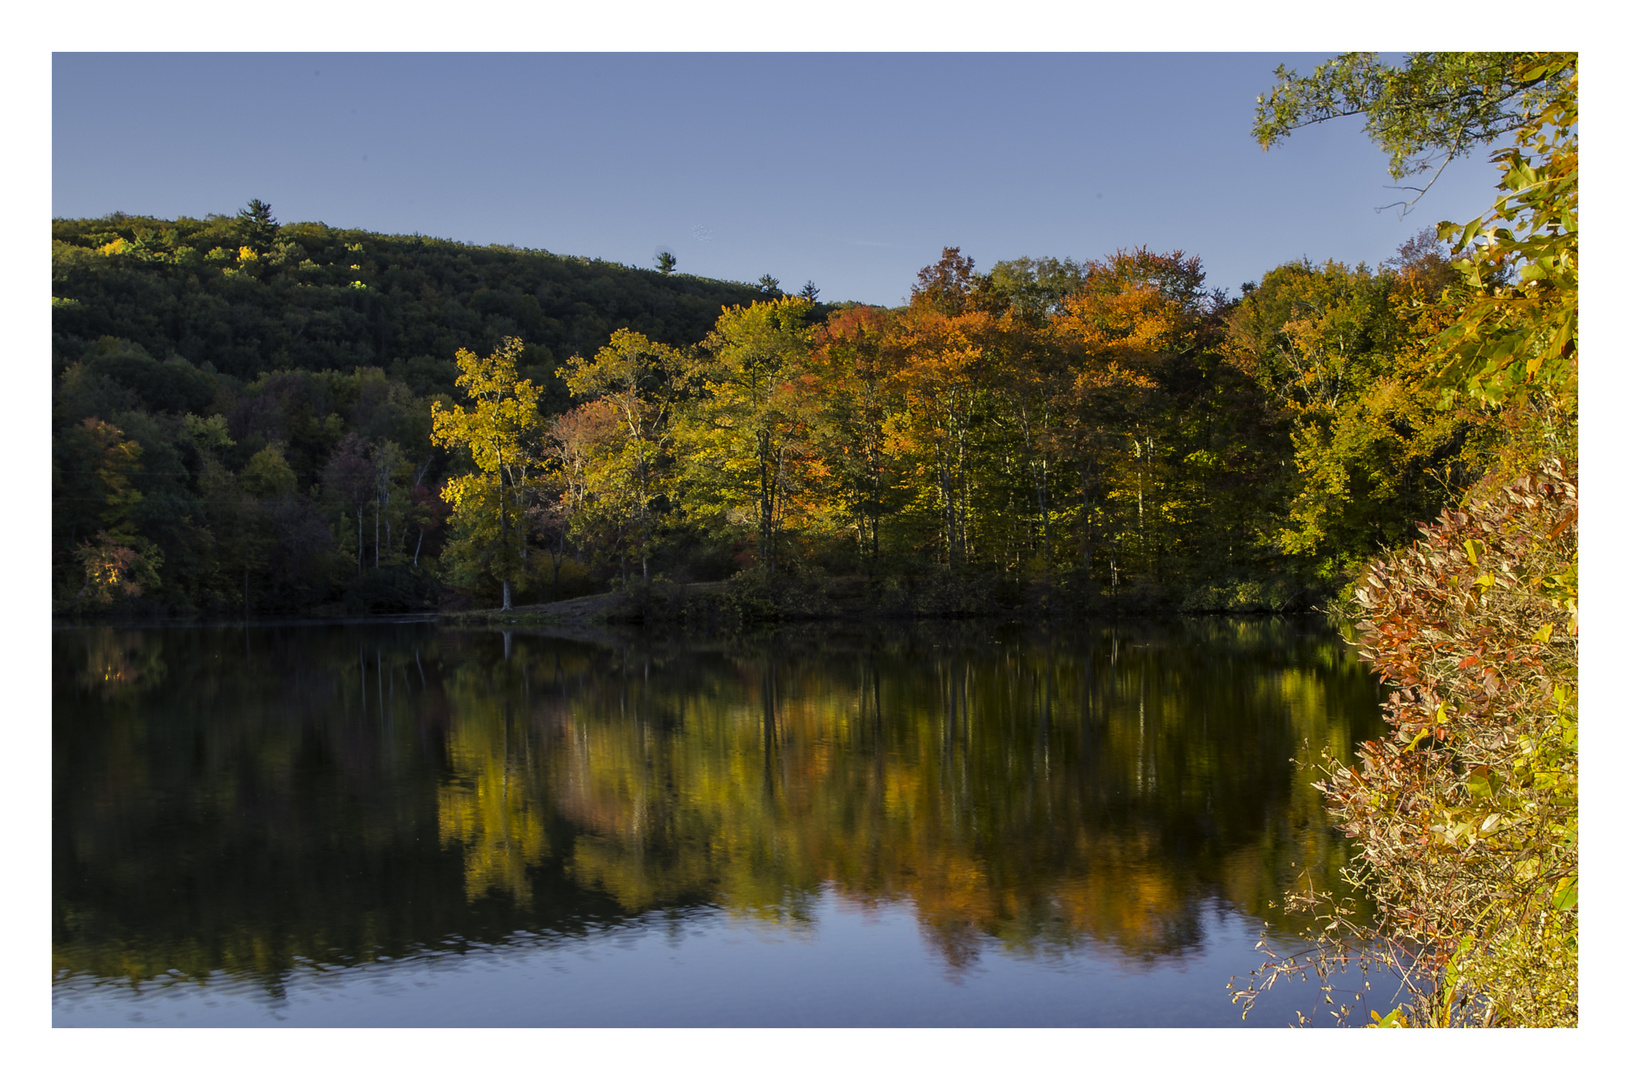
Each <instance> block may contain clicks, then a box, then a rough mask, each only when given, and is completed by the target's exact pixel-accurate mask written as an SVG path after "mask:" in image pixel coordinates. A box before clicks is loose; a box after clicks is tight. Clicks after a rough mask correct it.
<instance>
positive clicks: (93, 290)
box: [53, 200, 1493, 615]
mask: <svg viewBox="0 0 1630 1080" xmlns="http://www.w3.org/2000/svg"><path fill="white" fill-rule="evenodd" d="M1449 260H1450V253H1449V249H1448V247H1447V245H1445V244H1443V243H1441V242H1439V241H1438V240H1436V239H1435V238H1433V237H1431V236H1430V235H1426V234H1423V235H1422V236H1421V237H1418V238H1417V239H1416V240H1414V241H1411V242H1410V243H1409V244H1407V245H1405V247H1404V248H1403V249H1402V250H1401V251H1400V252H1399V253H1398V255H1397V256H1396V257H1395V258H1394V259H1392V260H1389V261H1388V262H1387V263H1385V264H1384V265H1382V266H1380V267H1376V268H1369V267H1366V266H1362V265H1360V266H1356V267H1354V266H1346V265H1343V264H1340V263H1336V262H1327V263H1325V264H1323V265H1315V264H1313V263H1310V262H1307V261H1305V260H1304V261H1301V262H1296V263H1291V264H1287V265H1285V266H1281V267H1277V268H1272V269H1270V270H1268V271H1267V272H1266V273H1264V275H1263V276H1262V279H1261V281H1260V282H1258V283H1254V284H1252V285H1251V286H1250V287H1249V288H1248V289H1247V290H1246V295H1245V296H1244V297H1243V298H1241V299H1237V300H1230V299H1228V298H1227V297H1226V296H1225V295H1224V294H1223V293H1222V292H1221V291H1216V290H1211V291H1208V289H1207V286H1206V281H1205V274H1204V269H1203V266H1202V264H1201V262H1200V260H1199V259H1198V258H1197V257H1194V256H1192V255H1189V254H1186V253H1184V252H1181V251H1175V252H1164V253H1162V252H1154V251H1150V250H1147V249H1141V248H1140V249H1135V250H1130V251H1119V252H1115V253H1112V254H1109V255H1107V256H1105V257H1102V258H1100V259H1095V260H1086V261H1076V260H1075V259H1073V258H1058V257H1050V256H1043V257H1025V258H1020V259H1014V260H1010V261H1004V262H999V263H997V264H996V265H994V266H993V267H991V268H990V269H989V270H988V271H985V272H981V271H980V270H979V269H978V268H977V267H975V265H974V263H973V261H972V260H971V259H969V258H967V257H966V256H964V255H963V254H962V253H961V252H960V251H959V250H958V249H955V248H947V249H945V251H944V252H943V253H942V255H941V257H940V258H939V259H938V260H937V261H935V262H933V263H931V264H929V265H928V266H926V267H924V268H923V270H922V272H921V273H920V274H919V276H918V280H917V282H916V283H915V285H914V287H913V288H912V293H911V299H910V301H909V303H907V304H905V305H904V306H902V307H900V308H897V309H882V308H873V307H867V306H864V305H855V304H838V305H827V304H821V303H819V302H818V300H817V297H818V290H817V289H815V288H814V286H813V283H810V284H809V285H807V286H806V287H805V289H804V290H803V292H802V293H801V294H799V295H796V296H792V295H787V294H785V293H783V292H782V291H781V289H780V288H779V283H778V282H776V281H775V280H774V279H773V278H771V277H770V276H769V275H766V276H765V278H764V279H763V280H761V281H760V282H759V283H758V284H756V285H742V284H733V283H728V282H717V281H709V280H705V279H700V278H695V277H691V276H687V275H684V274H679V273H675V272H673V268H672V267H671V266H669V267H664V268H661V269H653V270H649V271H647V270H637V269H633V268H628V267H622V266H617V265H614V264H609V263H603V262H598V261H594V260H588V259H580V258H567V257H561V256H556V255H551V254H549V253H546V252H537V251H521V250H517V249H511V248H495V247H486V248H481V247H472V246H468V245H462V244H455V243H451V242H446V241H439V240H432V239H427V238H424V237H402V236H379V235H376V234H371V233H364V232H360V231H356V230H339V229H332V228H329V227H328V226H325V225H322V224H279V223H278V222H277V220H276V218H275V217H274V216H273V211H272V208H271V207H270V206H268V205H266V204H265V203H262V202H260V201H259V200H255V201H253V202H251V203H250V204H249V205H248V206H247V207H246V208H245V209H244V210H243V211H242V212H241V213H240V214H238V215H237V216H236V217H223V216H212V217H209V218H205V219H201V220H200V219H186V218H184V219H180V220H177V221H173V222H172V221H161V220H157V219H151V218H137V217H130V216H126V215H122V214H116V215H112V216H110V217H108V218H104V219H98V220H94V221H57V222H54V223H53V309H54V310H53V315H54V333H53V370H54V374H55V380H54V399H55V400H54V411H53V421H54V439H53V494H54V497H55V512H54V515H53V530H54V537H53V553H54V596H55V603H56V607H57V610H58V611H60V612H63V613H73V614H96V613H101V614H106V613H109V612H114V611H130V612H136V611H140V612H145V613H147V614H177V615H191V614H198V613H217V614H224V613H240V614H241V613H244V612H248V613H251V614H252V613H256V612H266V611H296V610H299V611H316V612H324V611H326V612H332V613H339V612H341V611H353V612H357V611H378V610H404V609H415V608H422V607H426V606H433V605H434V604H436V603H437V602H438V598H440V600H442V601H446V600H448V599H457V598H464V600H465V601H467V602H478V603H485V602H487V601H489V600H498V599H500V598H501V597H505V596H506V595H508V596H510V597H513V598H516V599H519V600H522V601H531V600H539V599H549V598H555V597H560V596H566V595H571V594H574V593H578V592H582V591H585V590H589V589H593V588H599V587H602V586H603V584H604V583H606V582H607V581H608V580H612V579H616V580H627V579H628V578H629V577H630V576H631V575H638V576H639V577H640V578H642V579H644V580H649V579H650V578H651V577H652V576H653V575H667V576H669V577H671V578H673V579H675V580H687V579H692V580H695V579H710V578H719V577H724V576H728V575H729V574H731V573H733V572H735V571H737V570H740V569H743V568H747V567H760V568H762V569H763V570H764V571H765V572H772V573H774V572H809V571H817V572H825V573H839V574H844V573H849V574H853V573H865V574H870V575H873V576H876V575H879V574H883V575H893V576H896V577H898V576H900V575H905V576H907V577H916V576H919V575H921V574H923V573H940V574H950V575H952V576H956V577H960V578H963V579H967V578H969V577H980V578H984V579H987V580H999V581H1005V582H1008V583H1010V584H1011V585H1013V586H1015V590H1010V592H1011V595H1013V596H1014V597H1021V596H1023V595H1027V593H1026V590H1029V591H1030V593H1034V592H1035V590H1038V589H1039V590H1042V591H1044V592H1047V591H1052V592H1059V591H1060V590H1062V594H1063V595H1068V596H1069V597H1072V598H1073V599H1074V600H1075V601H1077V602H1081V603H1113V604H1115V605H1117V606H1121V607H1134V608H1145V609H1148V608H1162V607H1165V608H1171V607H1183V608H1186V609H1191V610H1253V609H1256V610H1267V609H1281V608H1284V607H1287V606H1294V605H1297V604H1303V603H1306V602H1308V601H1309V600H1310V599H1312V598H1314V597H1315V596H1317V595H1320V594H1323V593H1328V592H1330V591H1331V590H1334V589H1338V588H1340V587H1341V586H1342V585H1344V584H1345V583H1346V581H1347V579H1348V578H1350V576H1351V574H1352V572H1353V571H1354V570H1355V569H1356V567H1357V566H1358V565H1360V564H1361V563H1362V562H1363V561H1364V560H1365V559H1367V558H1368V557H1370V556H1371V555H1373V554H1374V553H1375V552H1377V551H1378V550H1380V549H1382V548H1384V547H1385V546H1387V545H1389V544H1395V543H1397V542H1398V541H1399V540H1400V539H1401V538H1403V537H1405V536H1406V535H1408V534H1409V532H1410V531H1411V529H1412V528H1413V526H1414V523H1415V522H1417V521H1420V520H1424V519H1428V518H1430V517H1431V516H1433V515H1434V514H1435V513H1436V512H1437V511H1438V510H1439V509H1440V508H1441V507H1442V506H1443V505H1445V504H1446V502H1448V501H1450V500H1452V498H1453V497H1454V495H1455V493H1456V492H1457V491H1459V490H1462V489H1463V488H1464V487H1465V485H1466V484H1467V483H1469V482H1470V481H1471V480H1472V479H1474V478H1475V477H1476V475H1478V473H1479V472H1480V470H1481V469H1482V467H1483V465H1482V462H1483V454H1484V451H1485V450H1486V449H1487V446H1488V445H1489V444H1490V439H1491V438H1492V436H1491V432H1492V431H1493V427H1492V426H1491V417H1492V415H1493V411H1492V410H1491V409H1490V408H1488V407H1485V406H1479V405H1477V404H1476V403H1474V402H1466V403H1463V404H1462V405H1461V406H1459V407H1457V408H1451V409H1448V410H1443V409H1439V408H1437V405H1438V400H1437V399H1438V396H1439V395H1438V393H1437V391H1435V390H1433V389H1432V388H1431V387H1430V386H1429V385H1428V381H1429V380H1428V379H1427V375H1428V374H1429V372H1428V370H1427V369H1428V367H1430V363H1429V361H1428V358H1427V357H1426V356H1425V355H1424V353H1423V349H1422V346H1421V344H1420V343H1421V342H1422V341H1423V340H1424V337H1423V335H1429V334H1432V333H1435V332H1436V331H1437V330H1438V329H1439V328H1440V327H1439V324H1440V323H1441V322H1442V320H1443V317H1444V316H1443V311H1444V308H1443V306H1442V300H1443V298H1444V296H1446V295H1447V294H1448V293H1449V292H1452V291H1453V290H1455V289H1456V288H1459V287H1461V286H1460V285H1459V284H1458V278H1457V276H1456V275H1455V274H1454V273H1453V271H1452V270H1451V268H1450V265H1449ZM500 356H502V357H503V358H505V361H506V362H507V363H508V364H510V365H511V367H512V368H513V371H512V372H511V374H510V376H509V383H508V386H509V391H508V392H509V393H510V395H511V397H513V396H514V395H515V394H516V393H517V392H518V393H520V395H521V398H523V399H524V401H525V403H526V404H525V405H524V406H520V407H521V408H522V411H524V412H527V413H528V415H527V416H526V417H524V418H517V417H514V416H512V417H511V420H512V421H513V422H514V425H515V432H514V436H513V438H512V439H511V443H510V445H509V449H508V451H507V457H506V459H505V460H504V462H503V463H502V465H501V466H498V465H494V466H493V467H492V468H488V466H487V465H482V464H481V463H480V462H479V461H477V460H476V458H475V457H472V447H475V446H476V445H478V444H479V442H480V438H479V435H480V433H479V432H476V431H475V430H474V429H469V428H467V429H466V430H465V437H464V438H463V439H462V441H460V440H458V439H452V438H448V437H441V436H435V437H433V417H435V416H452V415H453V413H454V412H455V411H460V410H463V409H464V408H465V407H466V405H469V406H470V407H472V408H476V405H475V403H474V401H473V399H471V398H467V397H466V395H465V392H464V391H465V389H466V388H467V387H468V386H469V385H471V380H472V379H473V378H477V377H478V375H479V373H478V372H477V370H476V369H477V368H478V367H480V366H482V365H487V366H489V367H490V364H491V362H492V360H493V358H495V357H500ZM483 358H485V359H483ZM487 374H488V375H489V376H490V375H491V372H488V373H487ZM499 396H500V397H501V396H502V393H500V395H499ZM493 407H494V408H497V407H498V405H497V404H496V403H495V404H494V406H493ZM477 411H479V409H478V408H477ZM513 411H514V410H513V408H512V409H511V412H512V413H513ZM494 415H496V414H494ZM470 422H472V423H473V422H474V420H473V414H472V419H471V421H470ZM435 423H437V424H440V423H441V422H440V421H436V422H435ZM435 430H442V429H441V428H440V427H437V428H436V429H435ZM449 430H450V429H449ZM481 476H486V477H487V479H486V480H485V481H480V480H479V477H481Z"/></svg>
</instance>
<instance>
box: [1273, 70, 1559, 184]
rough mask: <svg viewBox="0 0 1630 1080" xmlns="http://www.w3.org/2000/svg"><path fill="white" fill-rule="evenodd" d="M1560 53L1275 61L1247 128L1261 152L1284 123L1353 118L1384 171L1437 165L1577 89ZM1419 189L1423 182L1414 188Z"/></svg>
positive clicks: (1281, 135) (1523, 126) (1518, 128)
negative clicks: (1292, 64)
mask: <svg viewBox="0 0 1630 1080" xmlns="http://www.w3.org/2000/svg"><path fill="white" fill-rule="evenodd" d="M1575 64H1576V60H1574V59H1572V58H1571V57H1570V56H1569V55H1568V54H1556V53H1549V54H1546V53H1516V52H1504V53H1501V52H1481V53H1452V52H1419V53H1409V54H1408V55H1407V57H1406V58H1405V61H1404V65H1403V66H1402V67H1394V66H1392V65H1390V64H1385V63H1382V62H1381V60H1380V58H1379V57H1378V56H1377V55H1376V54H1375V53H1366V52H1354V53H1342V54H1340V55H1339V56H1337V57H1335V58H1334V59H1332V60H1328V61H1326V62H1325V63H1323V64H1320V65H1319V66H1318V67H1316V68H1315V69H1314V70H1313V74H1312V75H1310V76H1306V77H1304V76H1299V75H1297V74H1296V72H1295V71H1294V70H1292V69H1290V68H1287V67H1284V66H1280V67H1279V68H1278V69H1277V71H1276V72H1275V74H1276V76H1277V77H1278V80H1279V81H1278V83H1277V84H1276V85H1275V86H1274V87H1273V89H1272V90H1270V91H1268V93H1267V94H1264V95H1258V97H1257V110H1256V123H1255V125H1254V126H1253V128H1252V134H1253V135H1255V136H1256V139H1257V141H1258V142H1259V143H1261V144H1262V148H1263V149H1264V150H1266V149H1269V148H1271V147H1273V146H1275V145H1277V144H1278V143H1280V142H1282V141H1283V140H1284V139H1285V138H1286V137H1287V136H1288V135H1289V134H1290V133H1291V132H1292V131H1295V130H1297V129H1298V128H1303V127H1307V126H1308V125H1311V124H1319V123H1323V122H1324V121H1326V120H1332V119H1335V118H1337V117H1342V116H1363V117H1364V131H1365V134H1367V135H1368V136H1369V137H1370V140H1371V141H1372V142H1374V143H1376V144H1377V145H1378V146H1380V147H1381V148H1382V149H1383V150H1385V151H1386V152H1387V157H1388V163H1389V164H1388V167H1389V169H1390V171H1391V173H1392V175H1393V177H1394V179H1403V178H1404V177H1406V176H1415V175H1419V174H1421V173H1425V172H1428V171H1430V170H1431V169H1432V167H1433V164H1434V162H1436V163H1437V167H1438V170H1439V172H1441V171H1442V168H1443V166H1445V165H1447V164H1448V163H1449V162H1450V161H1452V160H1454V159H1455V158H1457V157H1461V156H1463V155H1465V154H1468V153H1470V152H1471V150H1472V149H1473V148H1474V147H1476V146H1479V145H1483V144H1486V143H1489V142H1493V141H1495V140H1497V139H1500V138H1501V137H1503V136H1506V135H1510V134H1513V133H1518V132H1522V131H1525V130H1527V129H1528V128H1529V127H1530V126H1531V125H1532V122H1533V119H1534V117H1535V116H1536V115H1540V114H1543V113H1544V112H1545V111H1547V110H1548V109H1550V108H1552V107H1553V106H1555V105H1556V104H1557V103H1558V102H1560V101H1564V100H1566V99H1568V98H1570V97H1573V96H1575V95H1576V94H1577V89H1570V80H1571V79H1572V78H1573V68H1574V66H1575ZM1416 190H1419V191H1422V192H1424V189H1416Z"/></svg>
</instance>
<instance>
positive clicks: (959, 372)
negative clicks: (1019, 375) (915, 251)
mask: <svg viewBox="0 0 1630 1080" xmlns="http://www.w3.org/2000/svg"><path fill="white" fill-rule="evenodd" d="M974 286H975V275H974V264H973V260H972V259H969V258H967V257H966V256H964V255H963V254H962V253H961V251H960V250H959V249H957V248H946V249H944V251H943V252H942V253H941V257H940V260H939V262H937V263H933V264H931V265H929V266H925V267H924V268H923V269H922V270H921V271H920V272H919V273H918V275H917V284H916V286H915V287H914V288H913V289H912V292H911V302H910V304H909V305H907V307H906V310H905V311H904V312H902V313H900V315H899V317H898V318H897V319H895V320H894V321H893V323H892V324H891V329H890V334H889V337H888V342H887V346H886V347H887V350H888V355H889V364H890V369H891V373H892V379H893V384H894V388H895V391H896V393H897V394H898V395H899V396H900V400H901V403H902V415H901V417H900V419H899V421H898V423H897V429H898V431H899V433H900V437H901V439H902V446H903V447H904V448H907V449H909V450H910V451H911V453H912V456H913V457H914V458H915V459H916V461H917V462H918V469H919V470H920V472H921V473H926V477H925V479H926V480H927V481H928V484H927V486H928V489H929V490H930V491H932V492H933V493H934V496H935V502H936V503H937V513H938V517H939V526H940V529H939V531H940V549H941V551H942V552H943V553H944V557H945V560H946V562H947V564H948V565H950V566H953V567H955V566H961V565H963V564H964V563H965V562H966V560H967V558H968V555H969V554H970V551H971V545H972V542H973V538H972V537H971V535H970V515H971V512H972V509H973V507H972V500H973V496H974V493H973V490H972V488H971V475H970V466H971V465H972V464H973V458H974V455H975V453H976V446H975V439H976V437H977V428H978V419H979V413H980V410H982V409H983V408H985V407H986V405H987V403H988V391H989V385H988V373H989V363H988V359H987V357H986V350H987V347H988V346H989V344H990V334H991V318H990V316H989V314H987V313H986V312H982V311H979V310H978V309H976V308H975V307H974V306H973V304H972V299H973V291H974Z"/></svg>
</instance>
